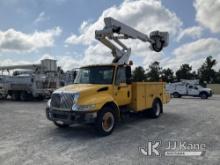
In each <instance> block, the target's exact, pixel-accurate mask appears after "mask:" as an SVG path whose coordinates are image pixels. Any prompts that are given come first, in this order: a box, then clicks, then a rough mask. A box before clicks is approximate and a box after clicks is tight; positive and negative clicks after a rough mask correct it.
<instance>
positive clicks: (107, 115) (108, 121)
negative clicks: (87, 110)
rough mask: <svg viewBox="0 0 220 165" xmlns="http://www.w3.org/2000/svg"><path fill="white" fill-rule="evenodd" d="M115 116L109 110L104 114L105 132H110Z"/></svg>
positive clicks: (103, 126) (103, 124)
mask: <svg viewBox="0 0 220 165" xmlns="http://www.w3.org/2000/svg"><path fill="white" fill-rule="evenodd" d="M114 122H115V119H114V116H113V114H112V113H111V112H107V113H105V114H104V115H103V119H102V128H103V130H104V131H105V132H110V131H111V130H112V128H113V127H114Z"/></svg>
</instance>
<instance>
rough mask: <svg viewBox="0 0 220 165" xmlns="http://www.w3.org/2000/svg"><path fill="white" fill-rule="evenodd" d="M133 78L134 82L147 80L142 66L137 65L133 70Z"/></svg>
mask: <svg viewBox="0 0 220 165" xmlns="http://www.w3.org/2000/svg"><path fill="white" fill-rule="evenodd" d="M132 79H133V81H134V82H138V81H144V80H145V71H144V68H143V67H141V66H138V67H136V68H135V69H134V71H133V74H132Z"/></svg>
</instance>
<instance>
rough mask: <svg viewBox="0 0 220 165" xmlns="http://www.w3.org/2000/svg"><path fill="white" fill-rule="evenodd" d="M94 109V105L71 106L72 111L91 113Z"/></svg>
mask: <svg viewBox="0 0 220 165" xmlns="http://www.w3.org/2000/svg"><path fill="white" fill-rule="evenodd" d="M95 107H96V105H95V104H90V105H77V104H75V105H73V107H72V110H73V111H91V110H94V109H95Z"/></svg>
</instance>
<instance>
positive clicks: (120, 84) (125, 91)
mask: <svg viewBox="0 0 220 165" xmlns="http://www.w3.org/2000/svg"><path fill="white" fill-rule="evenodd" d="M126 73H127V72H126V66H118V67H117V71H116V76H115V85H114V99H115V101H116V102H117V103H118V105H119V106H122V105H127V104H129V103H130V102H131V84H130V83H129V84H128V83H127V82H128V81H127V79H128V77H127V74H126Z"/></svg>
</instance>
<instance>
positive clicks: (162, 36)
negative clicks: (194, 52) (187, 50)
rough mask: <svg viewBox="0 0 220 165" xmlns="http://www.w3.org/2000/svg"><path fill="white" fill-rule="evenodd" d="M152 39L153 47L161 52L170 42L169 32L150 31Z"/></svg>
mask: <svg viewBox="0 0 220 165" xmlns="http://www.w3.org/2000/svg"><path fill="white" fill-rule="evenodd" d="M150 39H151V40H152V41H153V42H152V43H151V49H152V50H154V51H156V52H160V51H161V50H162V49H163V48H164V47H166V46H168V44H169V33H168V32H160V31H153V32H151V33H150Z"/></svg>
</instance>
